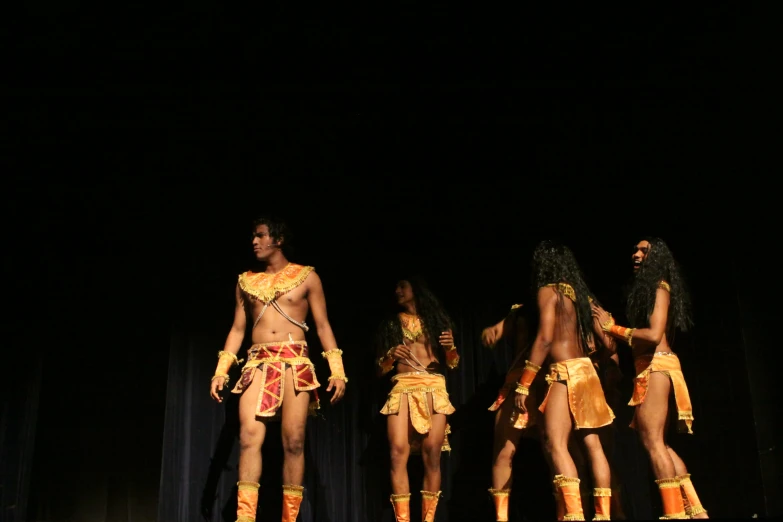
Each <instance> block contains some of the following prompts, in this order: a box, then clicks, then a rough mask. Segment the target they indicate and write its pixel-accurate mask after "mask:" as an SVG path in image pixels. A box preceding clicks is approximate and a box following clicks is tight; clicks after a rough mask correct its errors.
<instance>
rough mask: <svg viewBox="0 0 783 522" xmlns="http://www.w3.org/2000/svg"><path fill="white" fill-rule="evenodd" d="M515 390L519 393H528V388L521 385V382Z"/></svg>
mask: <svg viewBox="0 0 783 522" xmlns="http://www.w3.org/2000/svg"><path fill="white" fill-rule="evenodd" d="M515 391H516V392H517V393H518V394H520V395H530V389H529V388H528V387H527V386H522V385H521V384H520V385H519V386H517V389H516V390H515Z"/></svg>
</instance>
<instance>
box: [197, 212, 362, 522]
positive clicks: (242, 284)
mask: <svg viewBox="0 0 783 522" xmlns="http://www.w3.org/2000/svg"><path fill="white" fill-rule="evenodd" d="M290 235H291V234H290V232H289V231H288V228H287V226H286V224H285V223H283V222H281V221H276V220H273V219H269V218H260V219H257V220H256V221H255V222H254V224H253V240H252V244H253V252H254V253H255V257H256V259H257V260H258V262H259V265H260V270H259V271H256V272H252V271H248V272H244V273H242V274H240V276H239V281H238V283H237V286H236V296H235V297H236V305H235V309H234V323H233V325H232V327H231V330H230V331H229V333H228V337H227V339H226V343H225V346H224V348H223V351H222V352H219V354H218V358H219V359H218V365H217V368H216V370H215V375H214V377H212V386H211V389H210V394H211V396H212V398H213V399H215V400H216V401H217V402H222V401H223V399H222V397H221V396H220V392H221V391H222V390H223V387H224V386H226V385H227V384H228V378H229V376H228V371H229V369H230V368H231V366H233V365H234V364H239V363H240V362H242V361H240V360H239V359H237V353H238V352H239V349H240V347H241V345H242V341H243V340H244V336H245V331H246V329H247V325H248V322H249V321H252V322H251V323H250V324H251V327H250V335H251V336H252V341H253V345H252V346H251V347H250V348H249V350H248V354H247V362H246V363H245V365H244V366H243V367H242V370H241V375H240V377H239V380H238V382H237V383H236V385H235V386H234V388H233V390H231V391H232V393H237V394H241V397H240V399H239V423H240V433H239V441H240V453H239V482H238V483H237V486H238V492H237V522H253V521H255V518H256V510H257V508H258V488H259V482H258V481H259V479H260V478H261V446H262V444H263V443H264V437H265V435H266V428H267V422H269V421H270V420H281V422H282V424H281V435H282V441H283V451H284V459H283V518H282V520H283V522H294V521H295V520H296V517H297V515H298V513H299V506H300V504H301V502H302V496H303V492H304V487H303V486H302V483H303V480H304V463H305V460H304V442H305V425H306V422H307V415H308V412H309V413H314V412H315V410H316V409H318V408H319V407H320V406H319V402H318V392H317V388H318V387H319V386H320V384H319V382H318V380H317V379H316V375H315V367H314V366H313V363H312V361H311V360H310V358H309V351H308V347H307V341H306V340H305V332H307V331H308V330H309V327H308V325H307V324H306V323H305V319H306V318H307V314H308V311H309V312H312V316H313V319H314V321H315V327H316V330H317V332H318V338H319V339H320V341H321V345H322V347H323V349H324V352H323V354H322V355H323V357H325V358H326V359H327V361H328V362H329V367H330V369H331V373H332V375H331V376H330V377H329V386H328V387H327V389H326V391H327V392H330V391H331V392H333V394H332V397H331V403H332V404H334V403H336V402H337V401H339V400H340V399H342V397H343V395H344V394H345V384H346V383H347V382H348V379H347V378H346V376H345V371H344V369H343V364H342V351H341V350H340V349H339V348H338V347H337V343H336V341H335V338H334V335H333V333H332V328H331V326H330V324H329V319H328V317H327V313H326V299H325V296H324V290H323V286H322V285H321V279H320V278H319V277H318V274H316V273H315V270H314V268H313V267H311V266H302V265H297V264H294V263H291V262H289V261H288V259H287V258H286V255H285V253H284V250H285V249H286V247H287V245H288V244H289V241H290V240H289V238H290ZM248 319H249V321H248Z"/></svg>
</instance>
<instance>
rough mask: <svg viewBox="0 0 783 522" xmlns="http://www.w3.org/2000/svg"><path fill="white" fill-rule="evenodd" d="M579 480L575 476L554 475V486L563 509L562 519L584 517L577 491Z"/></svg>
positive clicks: (580, 496)
mask: <svg viewBox="0 0 783 522" xmlns="http://www.w3.org/2000/svg"><path fill="white" fill-rule="evenodd" d="M579 482H580V480H579V479H578V478H575V477H564V476H563V475H557V476H555V486H556V487H557V489H558V496H559V497H560V498H561V499H562V502H563V507H564V511H565V513H564V514H563V520H584V519H585V513H584V510H583V509H582V495H581V493H579Z"/></svg>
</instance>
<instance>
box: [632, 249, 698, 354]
mask: <svg viewBox="0 0 783 522" xmlns="http://www.w3.org/2000/svg"><path fill="white" fill-rule="evenodd" d="M643 240H644V241H647V242H649V243H650V249H649V250H648V252H647V255H646V256H645V258H644V261H642V264H641V265H640V266H639V269H638V270H637V272H636V274H635V275H634V277H633V280H632V282H631V284H630V285H629V289H628V297H627V300H626V307H625V314H626V317H627V318H628V321H629V323H630V326H631V327H633V328H646V327H649V326H650V315H652V313H653V308H654V307H655V294H656V292H657V290H658V284H659V283H660V282H661V281H666V282H667V283H669V286H670V287H671V297H670V301H669V314H668V322H667V324H666V336H667V338H669V340H670V341H671V340H672V339H673V337H674V332H675V331H676V330H680V331H682V332H685V331H687V330H688V329H689V328H690V327H691V326H693V319H692V317H691V298H690V294H689V291H688V288H687V286H686V284H685V278H684V277H683V276H682V272H681V270H680V266H679V264H678V263H677V261H676V260H675V259H674V255H673V254H672V252H671V250H669V246H668V245H667V244H666V243H665V242H664V241H663V240H662V239H660V238H658V237H645V238H643ZM637 244H638V243H637ZM634 248H636V247H635V246H634Z"/></svg>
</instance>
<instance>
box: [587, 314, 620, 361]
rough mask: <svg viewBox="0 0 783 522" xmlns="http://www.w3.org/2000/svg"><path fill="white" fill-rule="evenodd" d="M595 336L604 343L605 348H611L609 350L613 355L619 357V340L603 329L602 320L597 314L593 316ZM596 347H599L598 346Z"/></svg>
mask: <svg viewBox="0 0 783 522" xmlns="http://www.w3.org/2000/svg"><path fill="white" fill-rule="evenodd" d="M593 336H594V337H595V338H596V339H598V341H599V342H600V343H601V344H602V345H604V348H606V349H607V350H609V352H610V353H611V354H612V357H617V342H616V341H615V340H614V338H613V337H612V336H611V335H609V334H608V333H606V332H604V331H603V329H602V328H601V322H600V321H599V320H598V318H597V317H595V316H594V317H593ZM596 348H598V347H597V346H596ZM618 359H619V357H618ZM618 362H619V361H618Z"/></svg>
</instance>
